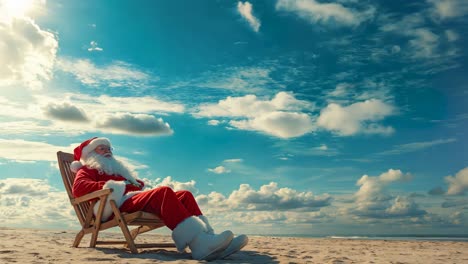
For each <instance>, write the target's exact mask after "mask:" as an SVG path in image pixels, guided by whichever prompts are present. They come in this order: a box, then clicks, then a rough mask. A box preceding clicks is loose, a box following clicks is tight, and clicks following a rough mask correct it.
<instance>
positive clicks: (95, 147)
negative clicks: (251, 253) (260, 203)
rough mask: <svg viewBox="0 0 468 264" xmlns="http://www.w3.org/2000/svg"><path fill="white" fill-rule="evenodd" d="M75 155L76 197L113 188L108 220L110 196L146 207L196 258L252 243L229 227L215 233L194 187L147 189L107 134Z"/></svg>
mask: <svg viewBox="0 0 468 264" xmlns="http://www.w3.org/2000/svg"><path fill="white" fill-rule="evenodd" d="M74 158H75V161H74V162H72V164H71V170H72V171H74V172H76V178H75V181H74V183H73V195H74V196H75V197H80V196H83V195H85V194H88V193H91V192H94V191H97V190H101V189H110V188H112V189H113V190H114V191H113V192H112V193H111V195H110V197H109V198H108V200H107V202H106V205H105V208H104V213H103V216H102V220H103V221H105V220H107V219H108V218H109V217H111V216H112V209H111V206H110V204H108V203H109V200H110V199H112V200H114V201H115V202H116V204H117V206H119V208H120V210H121V211H122V212H128V213H132V212H136V211H145V212H150V213H153V214H156V215H158V216H159V217H160V218H161V219H162V220H163V221H164V223H165V224H166V226H167V227H168V228H169V229H171V230H172V239H173V240H174V242H175V244H176V246H177V250H179V251H181V252H183V251H185V249H186V248H187V247H189V248H190V251H191V253H192V257H193V258H194V259H197V260H212V259H220V258H225V257H227V256H229V255H231V254H233V253H235V252H237V251H239V250H240V249H241V248H243V247H244V246H245V245H246V244H247V242H248V238H247V236H245V235H240V236H237V237H234V235H233V234H232V232H231V231H229V230H227V231H224V232H222V233H220V234H215V233H214V231H213V228H212V227H211V225H210V223H209V222H208V219H207V218H206V217H205V216H204V215H203V214H202V212H201V210H200V208H199V207H198V204H197V202H196V200H195V198H194V197H193V195H192V193H191V192H189V191H177V192H174V191H173V190H172V189H171V188H169V187H157V188H154V189H150V190H143V189H144V186H145V184H144V182H143V181H141V180H139V179H138V178H137V177H136V174H135V172H134V171H133V170H131V169H130V168H129V167H128V166H127V165H126V164H124V163H123V162H121V161H119V160H117V159H116V158H115V157H114V156H113V154H112V147H111V143H110V141H109V139H107V138H100V137H94V138H91V139H88V140H86V141H84V142H83V143H81V144H80V145H79V146H78V147H76V148H75V150H74ZM98 206H99V203H98V204H96V205H95V207H94V213H95V215H96V213H97V208H98Z"/></svg>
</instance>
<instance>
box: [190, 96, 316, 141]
mask: <svg viewBox="0 0 468 264" xmlns="http://www.w3.org/2000/svg"><path fill="white" fill-rule="evenodd" d="M313 108H314V105H313V104H311V103H309V102H307V101H302V100H298V99H296V98H295V97H294V95H293V94H292V93H287V92H279V93H278V94H276V95H275V97H274V98H273V99H271V100H259V99H258V98H257V97H256V96H255V95H246V96H243V97H231V96H228V97H227V98H226V99H224V100H220V101H219V102H218V103H217V104H205V105H200V106H199V107H198V109H197V110H196V111H195V112H194V113H193V115H194V116H196V117H215V116H221V117H232V118H235V119H236V120H231V121H230V122H229V124H230V125H231V126H233V127H235V128H238V129H243V130H254V131H260V132H263V133H266V134H269V135H273V136H276V137H280V138H291V137H297V136H302V135H304V134H306V133H308V132H311V131H312V130H313V129H314V127H313V124H312V119H311V117H310V116H309V115H308V114H306V113H300V111H311V110H312V109H313ZM237 119H240V120H237Z"/></svg>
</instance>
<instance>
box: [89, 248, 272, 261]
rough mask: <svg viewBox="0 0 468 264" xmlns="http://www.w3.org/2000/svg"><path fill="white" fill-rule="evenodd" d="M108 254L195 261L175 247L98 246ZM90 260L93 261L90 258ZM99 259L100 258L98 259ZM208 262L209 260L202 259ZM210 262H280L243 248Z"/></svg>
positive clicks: (133, 257)
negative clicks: (130, 248)
mask: <svg viewBox="0 0 468 264" xmlns="http://www.w3.org/2000/svg"><path fill="white" fill-rule="evenodd" d="M96 250H99V251H101V252H103V253H106V254H115V255H118V256H119V257H120V258H122V259H129V260H130V259H153V260H160V261H174V260H190V261H193V259H192V256H191V255H190V253H180V252H177V251H176V250H175V249H173V250H167V249H146V250H141V251H140V253H139V254H132V253H130V252H129V251H126V250H123V249H115V248H96ZM90 261H92V260H91V259H90ZM96 261H98V260H96ZM202 262H207V261H202ZM209 263H279V261H277V260H276V258H275V257H272V256H269V255H266V254H262V253H259V252H256V251H248V250H241V251H239V252H237V253H235V254H232V255H231V256H229V257H227V258H225V259H217V260H213V261H210V262H209Z"/></svg>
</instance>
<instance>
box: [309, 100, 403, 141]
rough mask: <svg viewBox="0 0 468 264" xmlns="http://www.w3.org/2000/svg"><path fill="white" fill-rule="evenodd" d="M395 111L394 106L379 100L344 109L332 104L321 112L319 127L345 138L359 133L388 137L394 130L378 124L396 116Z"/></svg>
mask: <svg viewBox="0 0 468 264" xmlns="http://www.w3.org/2000/svg"><path fill="white" fill-rule="evenodd" d="M395 111H396V110H395V108H394V107H393V106H392V105H390V104H387V103H385V102H382V101H381V100H377V99H371V100H366V101H364V102H358V103H354V104H352V105H349V106H344V107H343V106H341V105H339V104H336V103H331V104H329V105H328V106H327V107H325V108H324V109H322V110H321V112H320V116H319V117H318V119H317V125H318V126H320V127H322V128H324V129H326V130H331V131H334V132H336V133H337V134H339V135H343V136H350V135H355V134H359V133H364V134H384V135H388V134H392V133H393V131H394V129H393V128H392V127H390V126H388V127H386V126H383V125H380V124H378V123H376V122H377V121H380V120H382V119H384V118H385V117H387V116H390V115H392V114H394V113H395Z"/></svg>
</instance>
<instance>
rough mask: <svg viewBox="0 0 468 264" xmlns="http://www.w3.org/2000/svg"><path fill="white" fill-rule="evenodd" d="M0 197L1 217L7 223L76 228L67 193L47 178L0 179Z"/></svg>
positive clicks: (12, 224) (76, 223)
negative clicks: (50, 182)
mask: <svg viewBox="0 0 468 264" xmlns="http://www.w3.org/2000/svg"><path fill="white" fill-rule="evenodd" d="M0 197H2V199H0V218H1V219H2V222H3V224H5V225H7V226H28V227H34V226H37V227H42V228H44V227H54V228H57V227H62V228H64V227H66V228H71V227H74V228H76V227H78V222H77V219H76V216H75V213H74V212H73V207H72V206H71V205H70V202H69V200H68V197H67V194H66V193H65V192H64V191H59V190H57V189H55V188H52V187H51V186H50V185H49V184H48V182H47V181H46V180H42V179H30V178H26V179H17V178H16V179H12V178H8V179H3V180H0ZM31 219H34V221H31Z"/></svg>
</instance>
